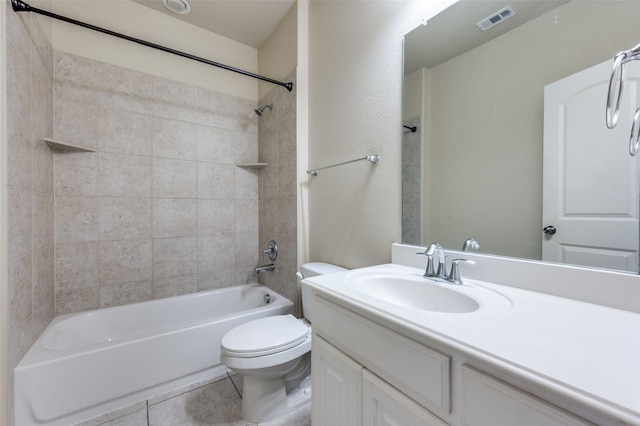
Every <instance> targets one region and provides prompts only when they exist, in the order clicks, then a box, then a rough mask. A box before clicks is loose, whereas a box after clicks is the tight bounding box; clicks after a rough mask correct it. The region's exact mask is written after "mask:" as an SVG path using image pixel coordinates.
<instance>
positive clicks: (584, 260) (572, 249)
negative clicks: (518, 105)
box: [541, 61, 640, 272]
mask: <svg viewBox="0 0 640 426" xmlns="http://www.w3.org/2000/svg"><path fill="white" fill-rule="evenodd" d="M611 67H612V62H611V61H607V62H605V63H602V64H600V65H596V66H594V67H592V68H589V69H587V70H585V71H582V72H579V73H577V74H574V75H572V76H569V77H567V78H564V79H562V80H559V81H557V82H555V83H552V84H549V85H548V86H546V87H545V90H544V156H543V157H544V162H543V164H544V168H543V175H544V176H543V213H542V219H543V225H542V226H543V228H545V231H546V233H544V231H543V232H542V260H546V261H552V262H562V263H569V264H573V265H584V266H595V267H602V268H608V269H616V270H625V271H633V272H638V241H639V228H638V202H639V200H638V165H637V164H638V163H637V159H636V157H631V156H630V155H629V148H628V144H629V134H630V130H631V120H632V118H633V115H634V113H635V109H636V106H640V96H638V95H639V94H640V85H639V84H638V83H639V81H640V63H639V62H638V61H633V62H629V63H627V64H626V65H625V67H627V78H626V82H627V83H626V85H625V95H624V98H623V106H622V109H621V114H620V121H619V122H618V125H617V127H616V128H615V129H613V130H609V129H607V127H606V125H605V104H606V96H607V90H608V84H609V76H610V75H611ZM541 231H542V230H541ZM554 231H555V233H554Z"/></svg>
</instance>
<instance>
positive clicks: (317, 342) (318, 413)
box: [311, 334, 362, 426]
mask: <svg viewBox="0 0 640 426" xmlns="http://www.w3.org/2000/svg"><path fill="white" fill-rule="evenodd" d="M311 365H313V368H312V369H311V380H312V382H313V392H312V393H311V398H312V401H311V423H312V424H313V425H314V426H361V425H362V366H361V365H360V364H358V363H357V362H355V361H354V360H352V359H351V358H349V357H348V356H346V355H345V354H343V353H342V352H340V351H339V350H337V349H336V348H334V347H333V346H332V345H331V344H329V343H327V342H326V341H325V340H323V339H322V338H320V337H319V336H317V335H315V334H314V335H313V345H312V348H311Z"/></svg>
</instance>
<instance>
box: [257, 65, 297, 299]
mask: <svg viewBox="0 0 640 426" xmlns="http://www.w3.org/2000/svg"><path fill="white" fill-rule="evenodd" d="M295 77H296V70H295V69H294V70H293V71H291V72H290V73H289V75H287V76H286V79H287V81H293V82H294V90H293V91H292V92H288V91H287V90H283V89H282V88H281V87H274V88H273V89H272V90H271V91H270V92H269V93H268V94H267V95H266V96H265V97H264V98H262V99H261V100H260V104H262V105H265V104H273V111H269V110H266V111H265V112H264V114H263V116H262V117H260V119H259V123H260V125H259V132H258V133H259V141H260V144H259V145H260V148H259V158H260V161H262V162H265V163H267V166H266V167H265V168H263V169H261V171H260V248H261V249H263V248H266V247H267V243H268V242H269V240H275V241H276V243H277V244H278V258H277V259H276V261H275V265H276V269H275V271H273V272H266V273H264V274H260V275H259V276H258V280H259V281H260V282H261V283H263V284H265V285H267V286H269V287H271V288H272V289H274V290H275V291H277V292H278V293H280V294H282V295H283V296H285V297H286V298H287V299H289V300H292V301H296V300H297V287H296V271H297V269H298V257H297V256H298V248H297V244H298V241H297V236H298V234H297V224H298V222H297V185H296V177H297V176H296V170H297V169H296V160H297V150H296V93H297V90H296V87H297V85H296V84H295V82H296V78H295ZM269 263H272V262H271V261H270V260H269V258H268V257H267V256H266V255H262V256H261V258H260V264H262V265H264V264H269Z"/></svg>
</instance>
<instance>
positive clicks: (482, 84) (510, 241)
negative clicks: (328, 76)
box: [402, 0, 640, 272]
mask: <svg viewBox="0 0 640 426" xmlns="http://www.w3.org/2000/svg"><path fill="white" fill-rule="evenodd" d="M507 6H508V7H510V8H511V9H510V10H511V12H509V11H507V12H504V10H505V9H504V8H505V7H507ZM500 13H502V16H501V17H500V19H499V18H494V19H491V18H493V17H495V15H496V14H498V15H500ZM507 15H511V16H507ZM638 16H640V1H637V0H633V1H611V0H602V1H592V0H572V1H538V0H534V1H524V0H516V1H509V0H504V1H493V0H491V1H488V0H487V1H485V0H462V1H458V2H457V3H454V4H453V5H452V6H450V7H449V8H448V9H446V10H444V11H443V12H441V13H440V14H438V15H437V16H435V17H433V18H432V19H431V20H429V21H428V22H427V24H426V25H422V26H420V27H418V28H416V29H415V30H413V31H412V32H410V33H409V34H407V35H406V36H405V40H404V45H405V59H404V74H405V75H404V99H403V124H404V126H405V127H404V128H403V131H404V136H403V218H402V220H403V224H402V229H403V242H405V243H408V244H418V245H426V244H428V243H430V242H433V241H439V242H440V243H441V244H442V245H443V246H445V247H447V248H452V249H461V248H462V243H463V241H464V240H465V239H466V238H468V237H473V238H475V239H476V240H477V241H478V242H479V243H480V250H479V252H482V253H491V254H497V255H504V256H510V257H518V258H525V259H535V260H545V261H554V262H566V263H572V264H578V265H582V266H593V267H600V268H608V269H615V270H626V271H631V272H638V254H637V253H638V247H637V246H638V235H639V232H640V231H639V229H638V177H637V175H638V172H637V167H636V160H635V157H630V156H629V154H628V148H627V144H628V141H629V131H630V129H631V119H632V118H633V113H634V111H635V108H636V107H637V106H640V92H638V93H636V92H634V90H636V89H635V87H636V86H637V85H638V84H636V83H638V82H640V79H639V80H638V82H636V81H635V80H634V81H633V83H634V84H628V85H627V88H626V89H625V90H627V91H629V92H632V93H631V94H627V95H626V96H627V99H628V102H627V103H628V104H629V105H628V108H626V109H623V113H622V115H621V121H620V123H619V124H618V127H617V128H616V129H615V130H604V129H606V126H605V119H604V117H605V101H606V90H607V87H606V85H607V84H608V78H609V74H610V71H608V73H607V71H604V73H605V76H604V77H602V78H600V77H599V78H600V80H598V83H597V84H595V83H594V84H592V85H591V86H593V87H591V86H589V85H587V86H585V89H584V90H586V91H587V92H588V93H586V94H584V95H582V94H581V95H580V96H577V95H576V96H572V97H571V98H570V101H566V102H565V101H563V102H565V103H564V104H563V107H562V108H564V109H557V108H559V107H558V106H557V105H556V106H555V107H554V108H556V109H555V110H554V109H552V108H548V107H545V98H546V99H547V101H549V99H550V98H551V96H549V94H547V96H545V86H547V90H551V89H549V88H550V87H553V86H556V85H557V84H558V83H556V82H558V81H560V80H562V81H563V82H564V81H565V80H564V79H567V78H575V77H574V76H575V75H577V74H580V75H582V74H581V73H582V72H583V71H584V70H588V69H591V67H594V66H596V65H598V64H601V63H604V62H606V61H609V63H610V64H612V63H613V62H612V58H613V56H614V55H615V54H616V53H617V52H619V51H621V50H626V49H630V48H632V47H634V46H635V45H636V44H638V43H639V42H640V34H639V33H638V31H637V30H636V28H637V24H638V22H637V21H638ZM485 18H489V19H488V20H486V21H485V24H486V25H488V26H491V21H500V22H499V23H497V24H495V25H494V26H492V27H491V28H489V29H488V30H486V31H481V30H480V29H479V28H478V26H476V23H477V22H480V21H482V20H483V19H485ZM602 66H605V67H609V68H608V69H609V70H610V69H611V68H610V65H606V64H605V65H602ZM602 69H606V68H602ZM602 69H601V71H600V73H601V74H602ZM585 72H586V71H585ZM563 84H564V83H563ZM594 93H595V95H594ZM583 98H584V99H587V98H589V99H596V103H597V104H598V106H597V111H591V110H589V111H587V109H586V107H582V106H581V105H583V104H582V103H581V102H582V99H583ZM599 99H601V101H600V100H599ZM625 105H626V104H625ZM545 108H546V109H547V112H545ZM549 111H552V112H549ZM557 111H562V114H558V113H557ZM575 111H578V112H575ZM545 114H546V115H545ZM554 114H555V115H554ZM555 116H561V119H564V117H565V116H567V117H568V116H572V117H574V118H573V120H574V121H572V125H574V126H575V123H576V122H578V123H579V124H580V126H577V128H578V129H579V130H580V132H582V133H586V136H585V135H583V136H582V138H585V137H591V136H590V135H592V134H595V133H597V135H602V137H607V138H614V139H615V140H616V141H615V143H611V144H609V143H608V142H607V144H599V145H598V148H595V150H593V149H592V143H591V142H590V141H586V142H584V141H579V143H575V142H574V143H573V144H572V145H569V144H568V143H567V145H564V146H561V147H560V148H559V149H557V150H555V151H554V149H555V148H554V149H550V148H549V147H548V146H547V148H544V149H543V146H546V145H545V144H546V143H547V142H546V139H545V138H547V136H548V134H547V133H549V132H550V131H549V130H548V129H549V126H550V124H549V122H550V121H552V120H550V119H549V117H552V118H553V117H555ZM545 117H546V118H547V120H546V121H547V123H546V124H545ZM575 117H578V118H575ZM576 120H577V121H576ZM623 121H624V123H623ZM560 125H565V126H567V125H568V124H566V123H564V122H561V123H560ZM545 126H546V127H547V130H546V132H547V133H545ZM590 126H591V127H590ZM414 127H415V128H416V131H415V132H412V131H411V129H412V128H414ZM592 127H593V129H595V130H591V128H592ZM607 132H608V133H607ZM557 133H558V134H560V133H561V132H557ZM565 133H566V132H565ZM559 137H561V138H562V137H563V136H559ZM594 137H595V136H594ZM599 137H600V136H598V138H599ZM547 139H548V138H547ZM596 142H598V141H596ZM605 145H606V147H605V148H603V147H602V146H605ZM614 151H615V152H620V154H619V155H618V154H615V158H613V156H614V154H611V153H612V152H614ZM575 152H583V153H584V152H589V153H591V154H590V155H592V157H593V156H595V160H593V159H592V160H591V162H589V160H583V159H582V157H574V156H573V155H574V154H575ZM609 166H611V168H613V169H614V170H609V169H608V167H609ZM545 167H546V171H545ZM550 167H551V168H552V169H553V168H555V169H556V172H557V171H558V170H559V169H558V167H563V169H562V170H560V172H559V174H560V176H562V179H556V180H558V181H562V183H563V185H564V184H567V185H569V184H571V185H572V189H571V191H572V192H571V194H570V195H567V194H564V195H562V196H561V197H560V204H561V205H562V206H561V208H559V207H557V206H556V207H555V208H556V210H558V209H560V210H562V212H563V213H566V216H571V218H572V219H573V222H572V224H569V225H566V224H565V222H562V220H564V219H566V217H565V218H564V219H563V218H560V219H559V220H558V223H555V222H554V223H549V222H550V220H549V219H548V217H547V216H546V213H543V206H544V205H545V204H546V205H547V210H548V209H549V207H548V206H549V205H551V203H549V200H552V201H558V200H555V198H558V195H557V194H556V195H549V194H550V193H547V190H546V189H544V188H547V187H546V186H544V185H547V184H549V183H551V184H552V186H553V185H557V184H555V183H553V182H555V180H552V178H551V175H550V174H549V168H550ZM621 167H622V172H621V171H620V170H621ZM570 173H572V175H571V176H569V174H570ZM556 174H557V173H556ZM586 174H590V176H586ZM616 174H617V175H618V178H620V179H622V181H623V182H622V184H621V185H622V186H624V187H625V190H624V191H626V192H624V193H623V194H622V195H621V197H620V200H617V201H609V200H608V199H607V200H604V199H603V197H601V196H599V195H598V194H600V193H601V192H602V193H604V194H605V195H606V194H607V188H606V185H604V187H603V188H596V187H598V186H602V185H599V184H598V182H600V181H601V180H602V179H601V178H602V177H603V176H611V175H616ZM585 182H591V183H589V184H588V185H585ZM593 182H596V183H595V184H594V183H593ZM543 184H544V185H543ZM616 185H617V184H616ZM543 186H544V188H543ZM616 187H617V186H616ZM598 191H600V192H598ZM627 192H628V193H627ZM575 194H580V196H581V197H582V200H583V201H584V200H585V199H586V200H587V201H588V200H589V199H596V200H599V201H600V205H599V206H597V207H586V210H581V211H578V210H577V209H576V210H574V209H573V206H574V205H576V204H580V203H581V202H576V201H575V199H574V198H572V197H577V196H576V195H575ZM605 198H606V197H605ZM616 203H617V204H616ZM618 204H621V205H623V207H620V208H618ZM614 205H615V207H613V206H614ZM609 206H611V207H609ZM623 210H624V211H623ZM567 212H568V213H567ZM594 214H595V215H600V216H602V217H603V218H604V219H603V220H605V222H606V221H607V220H610V219H611V218H613V219H615V220H617V221H620V222H625V223H626V224H627V225H628V226H627V227H626V228H624V229H623V228H620V227H617V228H611V229H610V228H608V227H607V226H608V225H604V227H603V226H600V228H599V229H600V230H599V231H598V232H592V231H577V232H578V234H582V235H589V236H590V238H591V237H592V238H596V234H603V235H604V236H603V238H604V239H605V240H606V241H603V242H602V243H600V242H596V243H594V242H591V241H590V242H588V243H576V244H564V243H555V246H554V248H553V249H548V248H547V247H550V245H551V244H552V243H554V241H557V240H558V238H560V237H562V236H564V235H566V234H568V233H569V228H571V227H572V226H573V224H575V223H577V222H585V223H586V222H589V221H590V218H591V216H592V215H594ZM545 226H555V227H556V228H557V234H555V235H553V234H544V233H543V227H545ZM629 226H631V228H629ZM548 229H550V228H548ZM623 234H624V235H623ZM622 236H624V237H631V239H632V240H634V241H633V247H630V248H625V249H618V248H615V247H613V246H612V245H611V244H610V241H609V240H611V239H612V238H613V239H615V238H617V237H622ZM627 239H629V238H627ZM605 252H606V253H605ZM549 253H551V254H552V255H550V254H549ZM612 259H613V260H612Z"/></svg>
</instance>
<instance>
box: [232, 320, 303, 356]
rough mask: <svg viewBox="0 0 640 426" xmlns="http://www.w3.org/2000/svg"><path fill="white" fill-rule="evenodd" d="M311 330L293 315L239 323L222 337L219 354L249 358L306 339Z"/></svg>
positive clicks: (269, 353) (273, 352)
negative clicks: (220, 352)
mask: <svg viewBox="0 0 640 426" xmlns="http://www.w3.org/2000/svg"><path fill="white" fill-rule="evenodd" d="M310 332H311V330H310V329H309V327H308V326H306V325H305V324H304V323H303V322H301V321H300V320H298V319H296V317H294V316H293V315H277V316H272V317H265V318H258V319H256V320H253V321H249V322H246V323H244V324H241V325H239V326H238V327H236V328H234V329H233V330H231V331H229V332H228V333H227V334H225V336H224V337H223V338H222V342H221V350H222V353H223V354H224V355H226V356H229V357H236V358H253V357H260V356H266V355H272V354H275V353H278V352H283V351H286V350H288V349H291V348H293V347H296V346H298V345H300V344H302V343H303V342H305V341H307V340H308V337H309V334H310Z"/></svg>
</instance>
